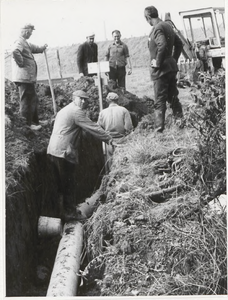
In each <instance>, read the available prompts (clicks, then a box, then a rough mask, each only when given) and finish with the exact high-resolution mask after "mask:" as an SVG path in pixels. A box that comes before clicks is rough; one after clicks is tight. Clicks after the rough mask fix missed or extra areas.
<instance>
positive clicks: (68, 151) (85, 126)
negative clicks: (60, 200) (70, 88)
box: [47, 102, 111, 163]
mask: <svg viewBox="0 0 228 300" xmlns="http://www.w3.org/2000/svg"><path fill="white" fill-rule="evenodd" d="M82 130H85V131H86V132H88V133H90V134H92V135H93V136H94V137H96V138H98V139H99V140H101V141H103V142H106V143H107V142H108V141H109V140H110V139H111V136H110V135H109V134H107V133H106V132H105V131H104V129H102V128H101V127H100V126H99V125H98V124H97V123H94V122H93V121H91V120H90V119H89V118H88V117H87V116H86V113H85V111H83V110H82V109H81V108H80V107H78V106H76V105H75V104H74V102H71V103H70V104H68V105H67V106H65V107H64V108H62V109H61V110H60V111H59V112H58V114H57V116H56V119H55V123H54V127H53V131H52V134H51V138H50V141H49V145H48V149H47V153H48V154H51V155H53V156H56V157H62V158H65V159H66V160H68V161H69V162H71V163H77V162H78V149H79V146H80V138H81V135H82Z"/></svg>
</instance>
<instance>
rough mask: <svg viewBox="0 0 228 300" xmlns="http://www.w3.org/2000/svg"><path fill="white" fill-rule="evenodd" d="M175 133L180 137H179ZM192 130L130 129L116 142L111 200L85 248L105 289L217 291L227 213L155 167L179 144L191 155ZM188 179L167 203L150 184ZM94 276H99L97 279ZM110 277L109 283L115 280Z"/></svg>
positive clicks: (106, 292)
mask: <svg viewBox="0 0 228 300" xmlns="http://www.w3.org/2000/svg"><path fill="white" fill-rule="evenodd" d="M174 137H175V138H174ZM194 138H195V135H194V133H192V135H191V137H189V136H188V135H186V132H185V130H180V129H178V128H175V127H173V128H172V130H169V131H168V130H167V131H166V132H164V134H163V135H162V136H161V135H159V134H154V133H153V132H152V133H151V132H147V133H144V135H142V134H140V135H139V134H133V135H131V136H130V137H128V139H127V140H126V141H125V143H124V144H122V145H120V146H119V147H117V149H116V152H115V157H114V161H113V168H112V171H111V173H110V175H109V180H108V183H107V187H106V188H107V200H106V203H105V204H103V205H100V206H99V207H98V209H97V211H96V213H95V214H94V215H93V216H92V218H91V220H89V222H88V227H87V235H88V253H89V255H90V256H91V257H97V256H102V257H103V260H102V263H103V264H104V265H105V266H106V268H105V273H104V277H103V279H102V280H101V279H99V280H97V283H98V285H99V286H100V289H101V295H102V296H133V295H134V294H135V295H140V296H155V295H208V294H209V295H212V294H214V295H215V294H218V293H223V292H224V291H225V290H222V287H221V285H222V281H223V280H225V279H226V238H225V237H226V213H225V212H220V214H215V213H213V212H211V211H209V210H208V209H206V208H204V209H202V207H201V206H200V194H199V191H198V190H196V189H192V188H190V187H189V186H186V183H183V182H181V181H180V178H179V172H180V169H181V172H182V173H184V172H187V171H188V170H187V167H186V166H185V164H184V163H182V164H181V165H179V166H178V169H177V170H176V172H173V173H172V175H170V174H166V173H163V174H161V173H156V168H155V165H154V163H155V162H156V163H158V162H159V164H160V165H161V164H162V163H163V162H164V158H166V157H167V156H168V154H169V153H171V152H172V151H173V150H174V148H175V149H185V150H186V151H184V152H183V153H184V154H182V158H183V161H184V160H185V159H188V160H192V159H193V153H194V151H195V145H194V144H192V140H194ZM165 182H166V187H167V186H170V185H171V186H172V185H176V184H184V185H185V186H184V188H183V189H182V190H180V191H178V190H176V191H175V192H174V193H173V194H172V195H171V197H170V198H169V199H166V201H165V202H164V203H155V202H152V201H151V200H150V197H149V196H148V195H150V193H151V192H152V191H156V190H161V188H162V187H164V185H165ZM93 279H94V278H93ZM110 282H112V283H111V284H110Z"/></svg>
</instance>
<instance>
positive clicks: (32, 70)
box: [12, 24, 47, 130]
mask: <svg viewBox="0 0 228 300" xmlns="http://www.w3.org/2000/svg"><path fill="white" fill-rule="evenodd" d="M33 30H35V28H34V26H33V25H32V24H26V25H25V26H24V27H23V28H22V29H21V34H20V37H19V38H18V40H17V41H16V42H15V44H14V48H13V51H12V56H13V61H12V77H13V81H14V82H15V83H16V85H17V86H18V89H19V95H20V113H21V115H22V116H23V117H25V119H26V123H27V125H29V126H30V128H31V129H33V130H39V129H40V128H41V125H39V118H38V96H37V94H36V90H35V83H36V80H37V64H36V61H35V59H34V56H33V53H42V52H44V50H45V49H46V48H47V44H45V45H44V46H42V47H39V46H36V45H33V44H31V43H28V42H27V40H28V39H29V38H30V37H31V35H32V33H33Z"/></svg>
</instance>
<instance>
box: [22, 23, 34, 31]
mask: <svg viewBox="0 0 228 300" xmlns="http://www.w3.org/2000/svg"><path fill="white" fill-rule="evenodd" d="M21 29H32V30H35V27H34V25H32V24H30V23H27V24H25V25H24V26H23V27H22V28H21Z"/></svg>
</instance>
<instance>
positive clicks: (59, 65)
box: [56, 49, 63, 78]
mask: <svg viewBox="0 0 228 300" xmlns="http://www.w3.org/2000/svg"><path fill="white" fill-rule="evenodd" d="M56 55H57V61H58V67H59V75H60V77H61V78H63V76H62V70H61V63H60V57H59V50H58V49H57V50H56Z"/></svg>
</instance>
